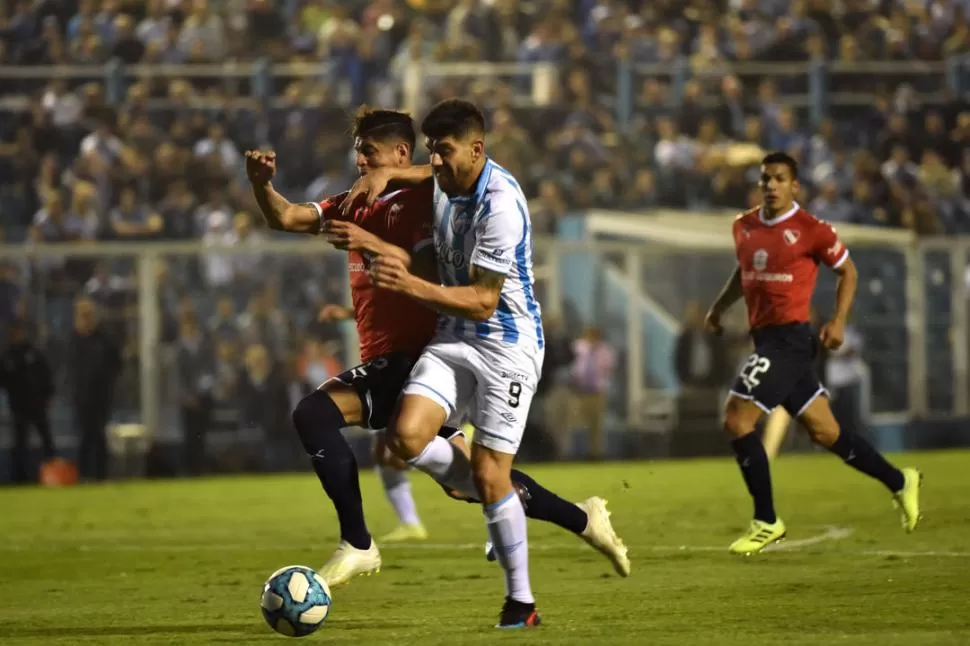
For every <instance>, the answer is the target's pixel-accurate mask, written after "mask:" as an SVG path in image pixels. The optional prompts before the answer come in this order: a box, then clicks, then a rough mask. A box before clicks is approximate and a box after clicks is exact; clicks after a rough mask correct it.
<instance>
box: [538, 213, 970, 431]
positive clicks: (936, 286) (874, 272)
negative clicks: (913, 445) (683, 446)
mask: <svg viewBox="0 0 970 646" xmlns="http://www.w3.org/2000/svg"><path fill="white" fill-rule="evenodd" d="M732 215H733V214H721V215H716V214H704V215H692V214H688V213H684V212H680V211H669V212H663V211H659V212H655V213H653V214H652V215H651V217H650V218H638V217H631V214H629V213H623V212H610V211H593V212H591V213H589V214H588V215H586V216H585V217H576V218H571V219H569V220H568V221H567V222H564V223H563V225H562V228H561V231H560V232H561V234H562V235H563V236H565V237H568V238H573V239H581V240H584V241H585V242H583V243H582V244H586V245H588V247H587V248H586V249H585V250H578V248H577V247H571V246H563V244H562V243H557V244H551V245H549V246H547V247H544V251H545V253H544V256H543V260H544V262H545V263H546V264H547V265H551V266H553V267H558V271H550V272H549V274H550V275H551V276H557V277H558V281H557V284H556V285H555V286H550V291H551V292H553V293H555V294H557V295H559V296H560V298H561V301H562V302H564V303H566V304H567V305H568V307H569V308H571V309H573V310H575V311H576V312H577V316H578V317H580V318H582V319H584V320H597V319H598V320H604V319H606V320H609V321H611V322H612V323H613V325H612V326H611V328H610V330H609V333H610V336H611V339H612V340H613V341H614V343H616V344H618V345H622V347H624V348H625V349H626V350H627V353H628V355H629V356H630V357H640V358H641V361H639V362H636V361H632V362H631V363H630V365H628V366H627V375H626V379H627V381H626V392H625V397H626V400H627V407H626V410H627V411H628V413H629V414H628V419H627V422H628V423H629V424H630V426H631V427H633V428H636V427H638V426H639V425H642V423H643V418H642V415H640V413H641V411H640V407H639V404H638V402H640V401H641V400H644V399H647V400H649V399H650V394H651V393H655V392H656V391H658V390H659V391H665V392H668V393H669V392H676V391H677V389H678V383H677V378H676V375H675V372H674V366H673V363H672V361H671V357H672V354H673V349H674V344H675V342H676V338H677V335H678V334H679V332H680V331H681V323H680V321H681V316H682V312H684V310H685V308H686V307H687V305H688V304H689V303H697V304H698V305H700V306H701V307H702V308H704V309H705V310H706V308H707V306H708V305H709V303H710V302H711V301H712V300H713V298H714V297H716V295H717V293H718V292H719V291H720V289H721V287H722V286H723V283H724V280H725V279H726V278H727V276H728V275H729V272H730V271H731V270H732V269H733V267H734V264H735V259H734V250H733V246H732V241H731V238H730V236H729V235H728V234H727V232H728V231H729V230H730V222H731V217H732ZM839 231H840V234H841V235H842V237H843V238H844V240H845V242H846V243H847V245H849V247H850V248H851V249H852V253H853V258H854V259H855V262H856V264H857V266H858V267H859V272H860V285H859V291H858V295H857V300H856V307H855V310H854V312H853V318H852V323H853V324H854V325H855V326H856V327H857V328H858V329H859V330H860V332H861V333H862V336H863V339H864V340H863V356H864V359H865V361H866V363H867V365H868V367H869V374H868V375H866V376H867V377H868V381H869V386H868V389H869V399H870V401H871V409H872V413H873V415H872V421H873V423H874V424H877V425H880V424H881V425H885V426H887V427H897V426H900V425H905V424H906V423H908V422H909V421H911V420H914V419H921V420H926V419H930V420H932V419H936V418H944V419H945V418H953V417H965V416H967V415H968V414H970V381H968V346H967V344H968V335H970V326H968V314H967V295H966V286H965V277H966V276H968V275H970V274H968V271H970V270H968V267H970V256H968V253H970V240H968V239H966V238H949V239H945V240H943V239H941V240H927V239H917V238H916V237H915V236H914V235H913V234H912V233H910V232H907V231H899V230H887V229H873V228H868V227H858V226H851V225H844V226H840V227H839ZM594 241H595V242H594ZM607 241H609V242H607ZM570 244H579V243H570ZM834 289H835V280H834V276H833V274H832V272H826V271H821V272H820V279H819V286H818V289H817V290H816V295H815V301H814V304H815V307H816V309H817V311H818V312H819V314H820V316H823V317H824V316H825V315H826V314H827V313H828V312H830V310H831V304H832V303H833V302H834ZM554 302H555V301H554ZM734 316H735V317H736V318H735V319H733V320H732V321H731V324H732V326H733V328H734V330H735V331H736V332H738V333H740V334H742V335H743V330H744V327H745V321H744V320H743V308H736V309H735V311H734ZM638 415H639V417H638Z"/></svg>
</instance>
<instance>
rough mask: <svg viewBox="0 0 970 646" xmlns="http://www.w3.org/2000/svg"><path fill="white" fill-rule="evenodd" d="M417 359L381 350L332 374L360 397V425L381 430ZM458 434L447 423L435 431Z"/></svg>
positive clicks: (443, 435)
mask: <svg viewBox="0 0 970 646" xmlns="http://www.w3.org/2000/svg"><path fill="white" fill-rule="evenodd" d="M417 360H418V358H417V357H413V356H411V355H407V354H401V353H393V354H384V355H381V356H379V357H377V358H376V359H374V360H372V361H368V362H367V363H362V364H360V365H359V366H356V367H354V368H351V369H350V370H348V371H346V372H343V373H341V374H339V375H337V376H336V377H334V379H335V380H336V381H339V382H340V383H342V384H346V385H347V386H350V387H351V388H353V389H354V391H356V393H357V396H358V397H360V409H361V418H362V419H363V423H362V424H361V425H362V426H363V427H364V428H368V429H370V430H373V431H381V430H384V429H385V428H386V427H387V423H388V421H389V420H390V419H391V413H393V412H394V406H395V404H397V398H398V397H399V396H400V395H401V390H403V389H404V383H405V382H406V381H407V379H408V375H410V374H411V368H412V367H413V366H414V363H415V362H416V361H417ZM459 434H461V430H460V429H457V428H452V427H449V426H445V427H443V428H442V429H441V430H440V431H439V432H438V435H440V436H441V437H443V438H445V439H446V440H450V439H452V438H453V437H455V436H456V435H459Z"/></svg>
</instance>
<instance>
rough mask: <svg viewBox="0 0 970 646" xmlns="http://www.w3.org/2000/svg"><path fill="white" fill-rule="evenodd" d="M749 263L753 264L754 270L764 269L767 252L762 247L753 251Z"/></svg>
mask: <svg viewBox="0 0 970 646" xmlns="http://www.w3.org/2000/svg"><path fill="white" fill-rule="evenodd" d="M751 264H752V265H753V266H754V269H755V271H764V270H765V269H766V268H767V267H768V252H767V251H765V250H764V249H758V250H757V251H755V252H754V255H753V256H752V257H751Z"/></svg>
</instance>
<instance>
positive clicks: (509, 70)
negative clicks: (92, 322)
mask: <svg viewBox="0 0 970 646" xmlns="http://www.w3.org/2000/svg"><path fill="white" fill-rule="evenodd" d="M337 71H338V70H336V69H335V68H334V66H332V65H330V64H328V63H312V64H304V63H271V62H269V61H268V60H265V59H261V60H258V61H256V62H253V63H236V62H226V63H223V64H198V65H196V64H191V65H131V66H125V65H123V64H122V63H121V62H120V61H118V60H112V61H109V62H108V63H106V64H103V65H36V66H0V83H2V85H3V87H4V90H5V91H4V92H3V97H2V98H0V108H4V109H7V110H22V109H25V108H26V106H27V104H28V100H27V96H28V94H29V93H32V92H35V91H36V90H38V89H40V88H41V87H42V86H43V84H44V83H46V82H48V81H50V80H53V79H64V80H66V81H68V82H69V83H71V84H78V83H82V82H87V81H95V82H98V83H103V84H104V87H105V89H106V98H107V99H108V101H109V102H110V103H113V104H116V103H119V102H121V101H122V100H123V99H124V96H125V91H126V88H127V86H128V85H129V84H130V83H132V82H134V81H139V80H142V81H144V80H158V79H170V80H172V79H188V80H196V81H199V82H204V83H207V84H210V85H211V84H218V85H222V86H223V87H225V88H226V89H227V90H228V92H227V95H228V96H230V97H233V99H232V100H233V101H237V102H238V101H252V100H255V101H257V102H258V103H260V104H262V105H272V104H274V103H275V102H277V101H278V100H279V99H278V95H279V94H281V93H282V90H283V88H284V87H285V83H286V82H287V81H288V80H295V79H318V80H321V81H323V80H326V81H330V82H333V81H339V75H338V74H337ZM613 73H614V74H615V78H614V79H605V80H604V79H598V81H600V82H605V83H606V85H608V86H609V87H610V91H611V92H614V93H615V100H614V107H615V110H616V116H617V119H618V123H619V125H620V127H621V128H626V127H627V126H628V125H629V124H630V121H631V118H632V117H633V115H634V114H635V113H636V110H637V94H638V87H639V85H638V83H640V82H642V80H643V79H644V78H658V79H661V80H663V81H664V82H665V83H668V84H669V85H670V86H671V88H672V89H673V92H672V96H671V97H670V102H671V104H670V107H671V108H676V107H677V106H679V105H680V103H681V102H682V100H683V88H684V85H685V83H686V82H687V81H688V80H690V79H691V78H698V79H701V80H705V79H707V80H712V79H719V78H721V77H722V76H723V75H724V74H725V73H731V74H734V75H737V76H738V77H740V78H741V79H742V81H744V80H745V79H760V78H770V79H774V80H776V81H777V83H778V85H779V90H780V94H781V95H783V96H785V103H786V104H789V105H794V106H796V107H802V108H804V109H806V110H807V112H808V114H809V117H810V119H811V121H812V122H813V123H818V122H819V121H820V120H821V119H823V118H824V117H825V116H826V115H827V114H828V113H829V111H830V110H831V109H832V108H833V107H836V106H866V105H869V104H870V103H871V101H872V96H873V94H874V93H876V92H877V91H879V90H882V89H884V86H892V87H897V86H900V85H901V84H908V85H910V86H912V87H913V89H914V92H915V98H916V99H917V100H918V101H921V102H924V103H934V102H940V101H942V100H944V98H945V97H947V96H953V97H957V98H960V97H965V96H966V95H967V94H968V93H970V55H965V54H964V55H957V56H953V57H950V58H948V59H947V60H945V61H858V62H851V63H850V62H840V61H820V60H819V61H810V62H804V63H767V62H749V63H730V64H728V63H725V64H723V65H717V66H715V67H710V68H701V69H694V68H693V67H692V66H691V65H690V63H689V61H688V60H687V59H679V60H678V61H676V62H675V63H674V64H672V65H668V64H643V63H636V62H633V61H630V60H629V59H625V58H620V59H617V60H616V61H615V70H614V72H613ZM443 80H452V81H460V82H463V84H462V85H461V86H460V87H461V89H462V90H463V91H465V92H466V93H472V94H476V93H477V94H481V95H484V96H490V95H491V94H492V93H491V92H490V88H492V86H491V85H490V83H491V82H493V81H496V80H505V81H509V83H508V85H509V86H510V87H511V88H512V95H511V97H509V99H510V101H511V102H512V104H513V105H520V106H534V107H543V106H551V105H556V104H557V102H558V101H559V97H560V92H561V90H560V87H559V86H560V78H559V69H558V68H557V67H556V66H555V65H552V64H549V63H439V62H427V61H421V62H414V63H411V64H409V65H408V66H407V67H406V68H405V69H404V70H403V73H402V74H401V77H400V78H399V79H397V80H396V82H397V83H398V84H399V87H398V89H399V90H400V97H399V103H400V105H401V107H403V108H405V109H407V110H409V111H412V112H414V113H419V112H420V111H421V110H422V109H423V108H424V107H426V105H425V103H426V101H427V98H426V97H427V96H428V89H430V88H432V87H434V86H435V85H437V84H438V83H441V82H442V81H443ZM339 85H340V84H339V83H338V90H339ZM476 88H477V89H478V90H481V91H479V92H476ZM344 89H346V88H344ZM715 94H717V93H716V92H715ZM338 95H339V96H340V97H342V98H344V99H347V98H349V96H350V95H349V92H347V91H338ZM749 96H751V93H750V91H749ZM196 100H199V99H196ZM151 101H152V103H161V104H164V103H166V102H167V101H169V99H152V100H151ZM718 101H719V99H717V98H713V97H707V98H705V102H707V103H717V102H718Z"/></svg>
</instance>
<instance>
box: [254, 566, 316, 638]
mask: <svg viewBox="0 0 970 646" xmlns="http://www.w3.org/2000/svg"><path fill="white" fill-rule="evenodd" d="M332 603H333V600H332V599H331V597H330V588H329V587H327V582H326V581H324V580H323V577H322V576H320V575H319V574H317V573H316V572H314V571H313V570H312V569H310V568H308V567H306V566H303V565H288V566H286V567H285V568H281V569H279V570H277V571H276V572H273V574H272V575H271V576H270V577H269V580H268V581H266V584H265V585H264V586H263V596H262V597H260V599H259V607H260V608H261V609H262V611H263V618H264V619H265V620H266V623H268V624H269V627H270V628H272V629H273V630H275V631H276V632H278V633H280V634H281V635H286V636H287V637H305V636H307V635H309V634H310V633H312V632H313V631H315V630H316V629H317V628H319V627H320V626H322V625H323V622H325V621H326V620H327V616H328V615H329V614H330V605H331V604H332Z"/></svg>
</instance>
